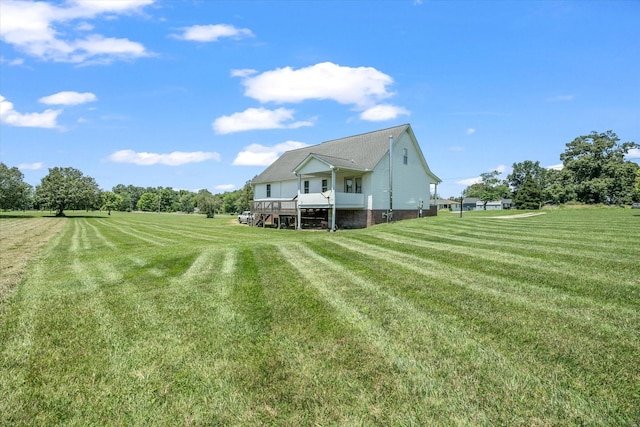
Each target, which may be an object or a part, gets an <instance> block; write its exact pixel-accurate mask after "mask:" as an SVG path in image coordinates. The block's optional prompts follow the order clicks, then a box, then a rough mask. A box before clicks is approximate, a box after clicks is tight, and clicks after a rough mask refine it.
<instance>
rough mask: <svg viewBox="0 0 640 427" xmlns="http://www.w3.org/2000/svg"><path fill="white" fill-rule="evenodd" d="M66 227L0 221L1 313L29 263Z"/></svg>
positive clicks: (41, 221) (56, 221) (52, 222)
mask: <svg viewBox="0 0 640 427" xmlns="http://www.w3.org/2000/svg"><path fill="white" fill-rule="evenodd" d="M65 224H66V221H64V220H62V219H60V218H0V311H2V306H3V305H4V302H5V301H6V300H7V299H8V298H9V297H10V296H11V294H12V293H13V292H14V291H15V289H16V287H17V286H18V284H19V283H20V281H21V280H22V277H23V275H24V273H25V271H26V270H27V267H28V266H29V263H30V262H31V261H32V260H33V259H34V258H35V257H36V256H37V255H38V253H39V252H40V249H41V248H42V247H43V246H44V245H45V244H46V243H47V242H48V241H49V240H51V238H52V237H53V236H55V235H56V234H58V233H59V232H60V231H61V230H62V229H63V228H64V226H65Z"/></svg>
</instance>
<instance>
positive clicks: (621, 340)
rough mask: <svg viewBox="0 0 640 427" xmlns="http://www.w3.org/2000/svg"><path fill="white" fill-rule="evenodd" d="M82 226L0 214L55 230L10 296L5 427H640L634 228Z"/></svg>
mask: <svg viewBox="0 0 640 427" xmlns="http://www.w3.org/2000/svg"><path fill="white" fill-rule="evenodd" d="M83 214H84V216H81V217H73V215H72V214H70V216H69V217H67V218H64V219H53V218H49V219H47V218H42V219H33V218H32V219H29V218H24V219H20V218H15V217H11V218H8V217H2V216H1V215H0V231H2V235H3V236H9V235H19V234H20V233H22V232H24V230H27V229H29V227H32V226H31V225H28V224H30V221H36V220H38V221H40V220H47V221H54V222H55V224H57V225H59V224H60V221H61V222H62V223H63V224H64V225H63V228H62V229H61V231H60V232H59V233H58V234H56V235H55V237H53V238H52V239H51V240H49V241H48V243H46V241H45V240H44V237H41V235H40V234H37V233H36V234H34V236H33V238H32V243H33V244H30V245H26V246H27V247H35V248H38V247H39V246H38V245H36V244H35V243H37V242H38V241H42V242H41V243H43V244H44V243H46V244H44V246H42V249H41V250H40V252H39V253H38V254H37V256H36V255H33V254H31V252H29V253H30V254H31V255H30V256H32V257H33V258H32V261H31V262H30V263H29V264H28V267H27V269H26V271H25V272H23V273H21V276H20V277H21V278H22V279H21V282H20V283H19V284H17V285H15V286H13V288H12V290H11V295H9V296H6V295H5V299H4V300H2V299H0V304H2V307H0V393H1V395H0V396H1V398H0V425H56V424H63V425H78V426H80V425H82V426H84V425H104V424H107V425H291V426H293V425H296V426H297V425H442V426H450V425H554V426H555V425H580V424H585V425H629V426H633V425H635V426H637V425H638V424H639V423H640V369H639V368H638V367H639V366H640V213H638V212H637V211H635V210H630V209H627V210H624V209H571V210H554V211H548V212H547V213H546V214H545V215H541V216H534V217H529V218H518V219H508V220H506V219H495V218H490V216H493V215H495V214H496V213H495V212H493V213H488V212H487V213H485V212H474V213H465V214H464V216H463V218H459V217H458V215H457V214H448V213H443V214H441V215H440V216H439V217H437V218H425V219H420V220H409V221H401V222H396V223H393V224H389V225H388V224H383V225H379V226H376V227H372V228H369V229H366V230H352V231H339V232H337V233H327V232H297V231H291V230H273V229H261V228H252V227H247V226H239V225H236V224H235V223H234V222H235V221H234V218H233V217H229V216H222V217H217V218H215V219H214V220H207V219H205V218H204V217H202V216H194V215H162V214H161V215H158V214H120V213H116V214H112V215H111V216H110V217H107V216H106V215H95V216H91V215H86V213H83ZM503 214H504V213H503ZM51 224H54V223H51ZM47 238H48V237H47ZM16 247H17V246H16ZM32 252H33V250H32ZM3 256H4V258H2V262H3V263H6V262H8V261H7V257H6V255H3ZM12 256H15V250H14V254H13V255H12ZM5 293H6V292H5Z"/></svg>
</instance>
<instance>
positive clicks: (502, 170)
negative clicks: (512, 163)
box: [491, 165, 511, 174]
mask: <svg viewBox="0 0 640 427" xmlns="http://www.w3.org/2000/svg"><path fill="white" fill-rule="evenodd" d="M491 170H492V171H498V172H500V173H501V174H503V173H505V172H508V171H509V170H511V168H510V167H509V166H506V165H498V166H496V167H495V168H493V169H491Z"/></svg>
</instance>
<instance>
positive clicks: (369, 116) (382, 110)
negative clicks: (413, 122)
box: [360, 104, 410, 122]
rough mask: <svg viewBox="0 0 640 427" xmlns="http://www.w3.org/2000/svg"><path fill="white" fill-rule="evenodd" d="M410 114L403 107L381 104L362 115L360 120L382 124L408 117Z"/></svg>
mask: <svg viewBox="0 0 640 427" xmlns="http://www.w3.org/2000/svg"><path fill="white" fill-rule="evenodd" d="M409 114H410V113H409V111H408V110H407V109H405V108H402V107H397V106H395V105H391V104H380V105H375V106H373V107H371V108H368V109H367V110H365V111H363V112H362V113H360V118H361V119H362V120H367V121H370V122H381V121H384V120H392V119H395V118H396V117H398V116H401V115H405V116H408V115H409Z"/></svg>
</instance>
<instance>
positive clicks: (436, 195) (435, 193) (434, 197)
mask: <svg viewBox="0 0 640 427" xmlns="http://www.w3.org/2000/svg"><path fill="white" fill-rule="evenodd" d="M433 200H434V203H435V205H436V206H438V183H437V182H436V187H435V190H434V193H433Z"/></svg>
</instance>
